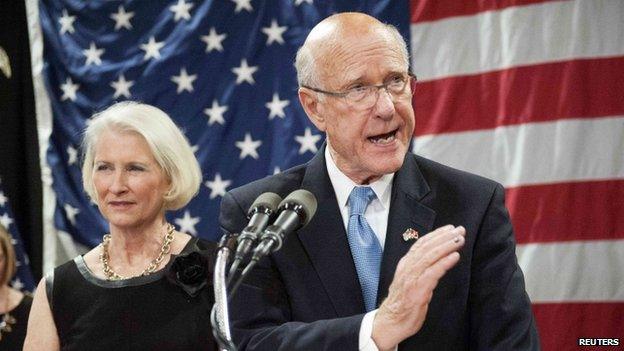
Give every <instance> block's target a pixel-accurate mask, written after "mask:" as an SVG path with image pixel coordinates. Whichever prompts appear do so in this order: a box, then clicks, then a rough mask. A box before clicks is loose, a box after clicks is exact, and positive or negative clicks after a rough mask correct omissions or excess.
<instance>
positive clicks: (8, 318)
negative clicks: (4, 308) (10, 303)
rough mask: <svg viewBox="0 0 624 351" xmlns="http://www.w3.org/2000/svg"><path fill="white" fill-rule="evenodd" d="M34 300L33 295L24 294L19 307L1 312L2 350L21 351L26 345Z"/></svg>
mask: <svg viewBox="0 0 624 351" xmlns="http://www.w3.org/2000/svg"><path fill="white" fill-rule="evenodd" d="M32 301H33V299H32V296H30V295H27V294H24V297H23V298H22V301H20V303H19V305H17V307H15V308H14V309H12V310H11V311H9V313H4V314H0V350H2V351H13V350H15V351H17V350H19V351H21V350H22V348H23V347H24V339H25V338H26V327H28V315H29V314H30V306H31V305H32Z"/></svg>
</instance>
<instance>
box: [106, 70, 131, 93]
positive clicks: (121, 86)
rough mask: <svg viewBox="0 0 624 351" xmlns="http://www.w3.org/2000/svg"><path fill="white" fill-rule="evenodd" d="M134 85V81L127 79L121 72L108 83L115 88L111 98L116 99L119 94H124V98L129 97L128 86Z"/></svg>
mask: <svg viewBox="0 0 624 351" xmlns="http://www.w3.org/2000/svg"><path fill="white" fill-rule="evenodd" d="M133 85H134V81H132V80H130V81H127V80H126V77H125V76H124V75H123V74H122V75H120V76H119V78H118V79H117V80H116V81H114V82H111V83H110V86H111V87H112V88H113V89H115V94H114V95H113V98H114V99H116V98H118V97H120V96H122V95H123V96H125V97H126V98H130V88H131V87H132V86H133Z"/></svg>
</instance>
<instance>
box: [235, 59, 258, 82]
mask: <svg viewBox="0 0 624 351" xmlns="http://www.w3.org/2000/svg"><path fill="white" fill-rule="evenodd" d="M257 70H258V66H249V65H248V64H247V60H246V59H242V60H241V64H240V66H239V67H234V68H232V72H234V73H235V74H236V85H238V84H241V83H242V82H247V83H249V84H254V83H255V82H256V81H255V80H254V77H253V74H254V73H255V72H256V71H257Z"/></svg>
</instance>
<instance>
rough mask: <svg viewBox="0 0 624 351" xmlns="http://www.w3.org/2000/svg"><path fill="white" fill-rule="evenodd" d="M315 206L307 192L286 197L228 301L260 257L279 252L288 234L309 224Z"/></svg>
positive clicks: (294, 193)
mask: <svg viewBox="0 0 624 351" xmlns="http://www.w3.org/2000/svg"><path fill="white" fill-rule="evenodd" d="M316 205H317V203H316V198H315V197H314V195H312V193H311V192H309V191H307V190H303V189H299V190H295V191H293V192H292V193H290V195H288V196H286V198H285V199H284V201H282V202H281V203H280V205H279V208H278V213H279V215H278V216H277V219H276V220H275V222H274V223H273V224H272V225H270V226H268V227H267V228H266V229H265V230H264V231H263V232H262V236H261V237H260V244H258V246H256V248H255V249H254V251H253V255H252V257H251V260H250V261H249V263H248V264H247V267H245V269H244V270H243V272H242V273H241V275H240V277H238V280H236V283H234V284H233V285H232V289H230V293H229V296H228V300H229V299H231V298H232V296H234V293H235V292H236V290H237V289H238V287H239V286H240V284H241V283H242V281H243V280H244V279H245V277H246V276H247V275H248V274H249V272H251V270H252V269H253V268H254V267H255V266H256V264H257V263H258V261H259V260H260V259H261V258H262V257H264V256H266V255H268V254H269V253H270V252H274V251H277V250H279V249H280V248H281V247H282V242H283V241H284V237H285V236H286V235H287V234H288V233H291V232H294V231H295V230H297V229H299V228H301V227H303V226H305V225H306V224H308V223H309V222H310V220H311V219H312V217H313V216H314V213H315V212H316Z"/></svg>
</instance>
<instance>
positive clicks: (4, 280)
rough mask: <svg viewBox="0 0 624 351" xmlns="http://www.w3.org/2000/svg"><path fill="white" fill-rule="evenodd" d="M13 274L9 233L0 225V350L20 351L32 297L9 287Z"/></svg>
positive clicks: (13, 262) (12, 251)
mask: <svg viewBox="0 0 624 351" xmlns="http://www.w3.org/2000/svg"><path fill="white" fill-rule="evenodd" d="M13 274H15V251H14V250H13V244H12V243H11V237H10V236H9V233H7V231H6V230H5V229H4V227H3V226H2V225H0V350H21V349H22V346H23V345H24V337H25V336H26V326H27V325H28V312H29V311H30V305H31V304H32V297H30V296H28V295H25V294H24V293H22V292H21V291H19V290H16V289H13V288H12V287H10V286H9V282H10V281H11V278H12V277H13Z"/></svg>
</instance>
